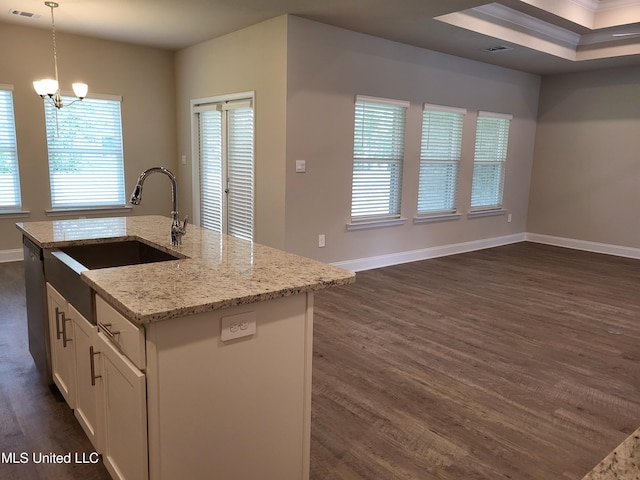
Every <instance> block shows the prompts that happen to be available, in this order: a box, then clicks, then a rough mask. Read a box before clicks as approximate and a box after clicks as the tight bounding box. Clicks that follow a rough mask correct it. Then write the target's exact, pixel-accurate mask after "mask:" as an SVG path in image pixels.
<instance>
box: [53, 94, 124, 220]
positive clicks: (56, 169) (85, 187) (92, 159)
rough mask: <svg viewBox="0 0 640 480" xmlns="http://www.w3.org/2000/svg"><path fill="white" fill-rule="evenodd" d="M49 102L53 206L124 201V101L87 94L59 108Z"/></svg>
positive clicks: (115, 204)
mask: <svg viewBox="0 0 640 480" xmlns="http://www.w3.org/2000/svg"><path fill="white" fill-rule="evenodd" d="M73 100H74V98H73V97H63V102H64V103H65V104H67V103H71V102H72V101H73ZM44 104H45V117H46V124H47V145H48V148H49V180H50V184H51V206H52V207H53V208H72V207H80V208H82V207H97V206H119V205H124V204H125V192H124V159H123V153H122V120H121V111H120V100H119V99H107V98H85V99H84V100H83V101H82V102H77V103H75V104H73V105H71V106H66V107H64V108H62V109H59V110H58V109H56V108H55V106H53V105H51V103H50V102H48V101H46V100H45V102H44Z"/></svg>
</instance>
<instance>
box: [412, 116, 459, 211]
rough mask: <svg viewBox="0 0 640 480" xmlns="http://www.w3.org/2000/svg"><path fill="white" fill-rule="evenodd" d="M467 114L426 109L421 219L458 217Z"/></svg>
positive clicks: (419, 208)
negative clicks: (454, 215)
mask: <svg viewBox="0 0 640 480" xmlns="http://www.w3.org/2000/svg"><path fill="white" fill-rule="evenodd" d="M466 113H467V111H466V110H463V109H460V108H452V107H441V106H437V105H425V107H424V111H423V113H422V146H421V149H420V178H419V185H418V215H432V214H436V213H454V212H455V211H456V202H457V186H458V165H459V163H460V151H461V149H462V121H463V119H464V116H465V114H466Z"/></svg>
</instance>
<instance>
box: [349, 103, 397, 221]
mask: <svg viewBox="0 0 640 480" xmlns="http://www.w3.org/2000/svg"><path fill="white" fill-rule="evenodd" d="M408 107H409V102H404V101H398V100H391V99H381V98H375V97H364V96H357V97H356V103H355V121H354V154H353V177H352V195H351V221H352V222H354V223H355V222H362V221H365V222H370V221H377V220H389V219H398V218H400V203H401V197H402V166H403V161H404V140H405V139H404V136H405V123H406V112H407V109H408Z"/></svg>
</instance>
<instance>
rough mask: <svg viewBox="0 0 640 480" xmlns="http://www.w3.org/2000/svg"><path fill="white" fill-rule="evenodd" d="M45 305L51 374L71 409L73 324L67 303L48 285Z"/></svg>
mask: <svg viewBox="0 0 640 480" xmlns="http://www.w3.org/2000/svg"><path fill="white" fill-rule="evenodd" d="M47 303H48V309H49V331H50V338H51V373H52V375H53V381H54V383H55V384H56V385H57V386H58V388H59V389H60V393H62V396H63V397H64V399H65V400H66V401H67V404H68V405H69V407H71V408H72V409H73V408H75V406H76V397H75V394H76V391H75V375H76V372H75V355H74V344H73V322H72V321H71V318H70V317H69V315H68V305H67V301H66V300H65V299H64V297H63V296H62V295H60V294H59V293H58V291H57V290H56V289H55V288H53V287H52V286H51V285H49V284H47Z"/></svg>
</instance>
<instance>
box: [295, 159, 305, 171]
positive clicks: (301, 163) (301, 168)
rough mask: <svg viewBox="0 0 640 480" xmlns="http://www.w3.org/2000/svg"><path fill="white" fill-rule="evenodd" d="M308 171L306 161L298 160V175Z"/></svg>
mask: <svg viewBox="0 0 640 480" xmlns="http://www.w3.org/2000/svg"><path fill="white" fill-rule="evenodd" d="M306 171H307V161H306V160H296V173H304V172H306Z"/></svg>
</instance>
